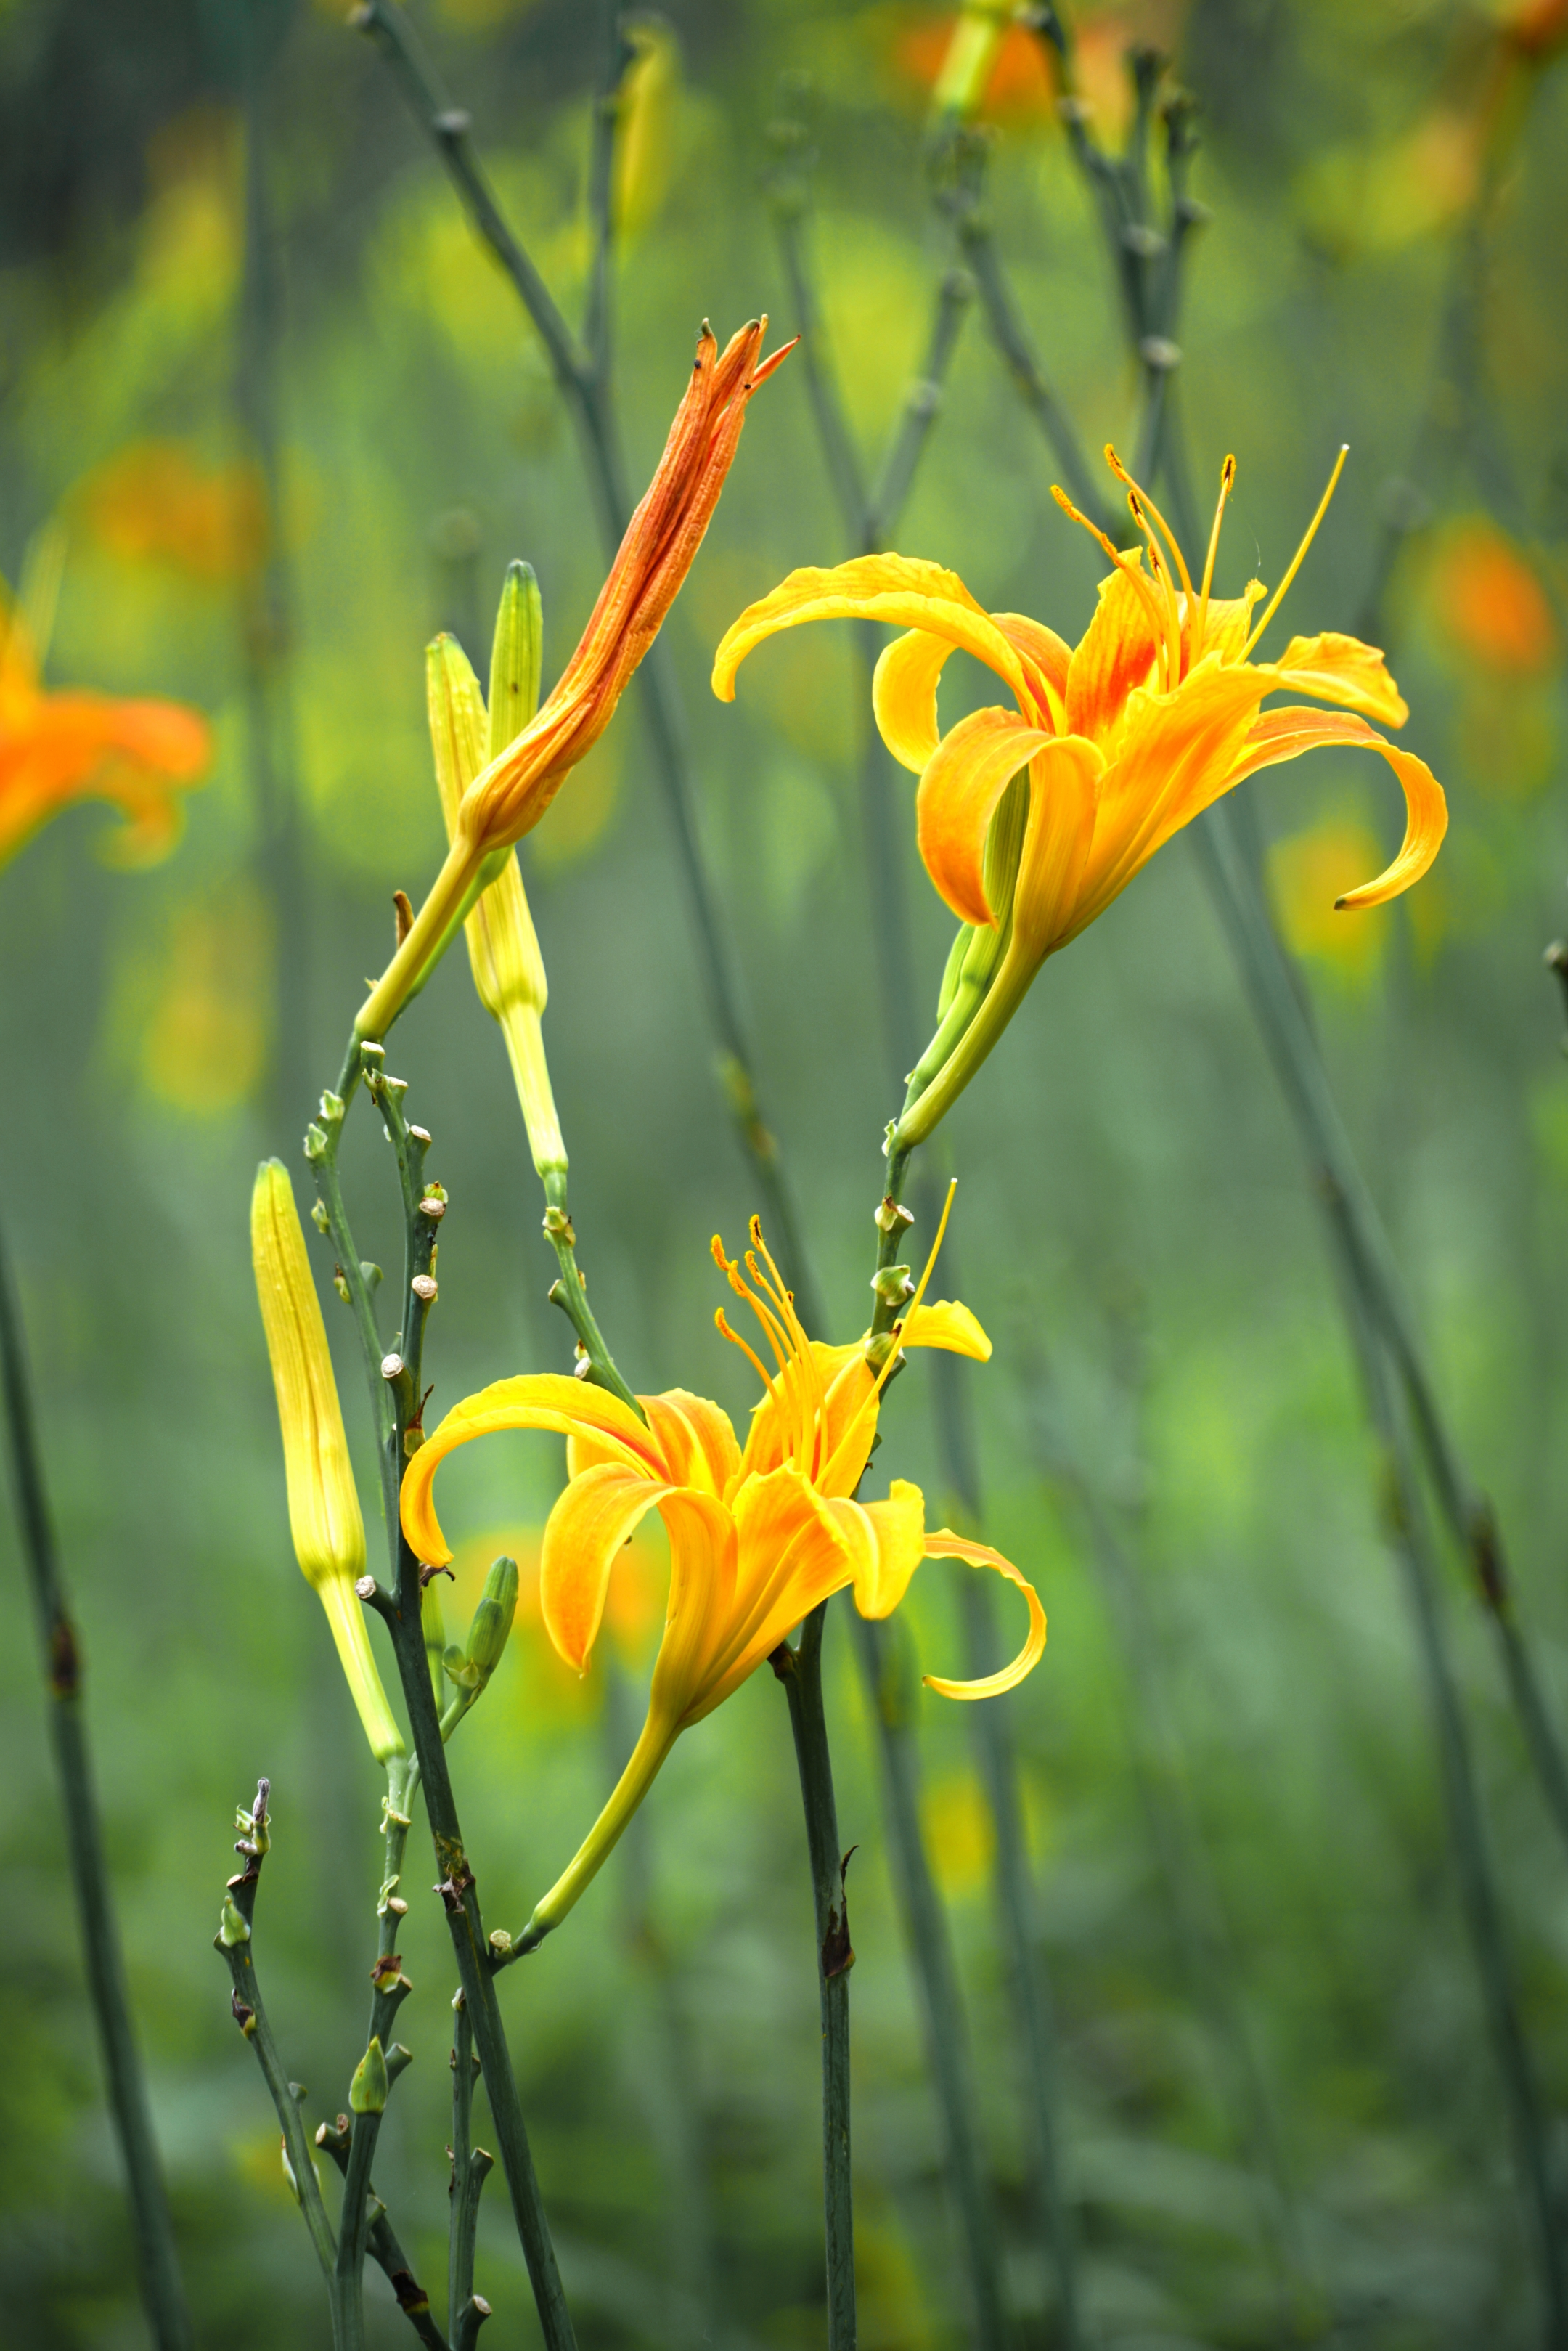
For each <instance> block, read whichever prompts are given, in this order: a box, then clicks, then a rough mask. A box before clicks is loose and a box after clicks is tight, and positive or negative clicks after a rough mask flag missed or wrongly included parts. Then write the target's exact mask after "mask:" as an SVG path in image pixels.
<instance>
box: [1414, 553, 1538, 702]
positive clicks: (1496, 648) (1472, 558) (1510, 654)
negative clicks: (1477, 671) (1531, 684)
mask: <svg viewBox="0 0 1568 2351" xmlns="http://www.w3.org/2000/svg"><path fill="white" fill-rule="evenodd" d="M1428 579H1429V584H1430V589H1431V594H1432V601H1433V604H1434V607H1435V609H1436V611H1437V619H1438V621H1439V622H1440V623H1441V625H1442V627H1443V629H1444V630H1445V632H1447V634H1448V636H1450V637H1451V638H1452V639H1453V641H1454V643H1456V644H1457V645H1458V646H1460V647H1461V648H1462V649H1463V651H1464V652H1466V653H1471V654H1473V655H1474V657H1475V659H1476V660H1477V661H1479V662H1481V663H1483V664H1485V666H1486V667H1487V668H1488V669H1492V670H1496V671H1498V672H1499V673H1500V674H1502V675H1504V676H1508V677H1516V678H1525V677H1540V676H1542V675H1543V674H1545V673H1546V672H1547V671H1549V670H1551V669H1552V668H1554V667H1555V666H1556V663H1557V659H1558V651H1559V645H1558V632H1557V622H1556V620H1555V618H1554V616H1553V614H1552V607H1551V605H1550V603H1549V602H1548V601H1547V599H1546V591H1545V590H1544V589H1543V588H1542V584H1541V580H1540V578H1539V576H1538V575H1537V573H1536V572H1535V571H1534V569H1532V568H1531V564H1530V562H1529V560H1528V559H1527V558H1526V557H1525V556H1524V555H1522V554H1521V551H1520V549H1518V548H1517V547H1516V546H1515V544H1514V542H1513V540H1512V539H1511V538H1510V537H1509V536H1508V533H1507V532H1506V531H1503V530H1500V529H1499V528H1498V527H1497V525H1496V523H1494V522H1491V521H1489V520H1488V518H1487V517H1485V516H1484V515H1477V516H1474V517H1471V518H1469V520H1467V521H1464V522H1461V523H1458V524H1456V525H1455V527H1454V528H1453V529H1452V530H1450V531H1449V532H1448V533H1447V535H1446V536H1445V538H1444V539H1443V541H1442V543H1441V545H1440V546H1439V548H1438V549H1437V554H1436V556H1435V557H1434V559H1433V562H1432V568H1431V570H1430V573H1429V575H1428Z"/></svg>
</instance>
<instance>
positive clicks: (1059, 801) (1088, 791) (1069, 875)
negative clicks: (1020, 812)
mask: <svg viewBox="0 0 1568 2351" xmlns="http://www.w3.org/2000/svg"><path fill="white" fill-rule="evenodd" d="M1104 768H1105V759H1104V755H1103V752H1101V751H1100V750H1098V749H1097V748H1096V747H1095V746H1094V745H1093V744H1092V743H1086V742H1085V741H1084V740H1083V738H1082V736H1078V735H1066V736H1063V737H1061V739H1060V740H1059V741H1056V742H1051V743H1048V744H1047V745H1046V747H1045V748H1044V749H1043V750H1042V751H1041V752H1040V754H1039V755H1038V757H1037V758H1033V759H1031V760H1030V791H1029V819H1028V821H1027V823H1026V824H1025V826H1024V836H1023V846H1022V848H1021V849H1020V851H1019V870H1018V878H1017V880H1016V881H1015V882H1014V883H1013V927H1012V936H1011V938H1010V939H1009V942H1008V952H1007V956H1006V957H1005V959H1004V963H1003V967H1002V970H1001V971H998V974H997V976H996V978H995V979H994V980H993V981H992V983H991V985H992V987H993V988H1003V989H1004V990H1005V988H1006V987H1009V986H1010V985H1011V984H1012V977H1013V973H1014V972H1015V971H1019V972H1020V973H1021V975H1022V977H1023V979H1024V984H1025V986H1027V985H1028V983H1029V981H1030V979H1032V978H1033V977H1034V975H1035V973H1036V972H1037V971H1038V970H1039V968H1040V965H1041V963H1042V962H1043V961H1044V959H1045V957H1046V956H1048V955H1049V954H1050V953H1051V948H1052V947H1053V946H1056V945H1057V944H1058V942H1059V940H1061V938H1062V937H1063V935H1065V934H1066V932H1067V931H1068V929H1069V927H1070V925H1071V922H1072V919H1073V916H1074V914H1075V913H1076V911H1077V905H1078V895H1079V892H1080V890H1081V888H1082V881H1083V870H1084V867H1085V866H1086V865H1087V863H1088V862H1089V852H1090V850H1091V849H1092V846H1093V841H1094V832H1095V827H1096V824H1097V822H1098V808H1097V795H1098V789H1099V784H1100V778H1101V777H1102V775H1103V773H1104Z"/></svg>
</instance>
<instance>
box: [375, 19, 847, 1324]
mask: <svg viewBox="0 0 1568 2351" xmlns="http://www.w3.org/2000/svg"><path fill="white" fill-rule="evenodd" d="M353 21H354V22H355V24H356V25H357V26H359V27H360V29H361V31H362V32H365V33H367V34H369V35H370V36H371V37H372V38H373V39H374V40H375V41H376V43H377V45H378V47H380V48H381V50H382V54H383V55H384V56H385V57H386V58H387V60H388V62H389V64H390V65H391V66H392V70H393V72H394V74H395V75H396V78H397V80H398V84H399V87H400V88H401V89H402V93H403V96H404V98H405V99H407V101H408V104H409V106H410V109H411V110H412V111H413V114H414V115H415V117H416V118H417V120H418V121H419V123H420V125H421V127H422V128H423V130H424V131H425V132H426V134H427V135H428V136H429V138H430V139H431V141H432V142H433V143H434V147H435V149H436V151H437V152H438V153H439V155H440V157H441V159H442V162H444V164H445V166H446V171H447V174H448V176H449V178H450V179H451V181H452V184H453V186H454V188H455V191H456V193H457V196H458V199H459V201H460V202H461V204H462V205H463V207H464V210H465V212H466V214H467V215H468V218H469V221H470V222H471V224H472V225H473V227H474V229H475V231H476V234H477V235H479V236H480V237H481V238H482V239H483V240H484V242H485V244H486V245H487V246H489V248H490V251H491V252H492V254H493V255H494V256H495V257H496V259H497V262H498V263H499V265H500V266H501V268H502V270H503V271H504V272H505V273H506V275H507V277H508V278H509V280H510V281H511V284H512V286H513V287H514V289H515V290H516V292H517V298H518V299H519V301H520V302H521V303H522V305H523V307H524V308H525V309H526V310H527V312H528V316H529V318H530V319H532V320H533V323H534V325H535V327H536V328H537V329H538V333H539V336H540V338H541V340H543V342H544V345H545V349H546V350H547V352H548V353H549V360H550V365H551V368H552V370H553V372H554V375H555V380H556V384H557V387H558V389H559V392H560V394H561V397H562V399H563V400H564V401H565V402H566V404H567V406H568V408H569V409H570V411H571V413H572V415H573V417H574V418H575V420H576V422H577V425H578V428H579V431H580V434H581V437H582V445H583V453H584V455H585V457H586V459H587V462H588V472H589V479H590V483H591V488H592V491H593V496H594V503H595V506H596V507H597V510H598V516H599V523H600V528H601V533H602V536H603V539H604V544H605V549H606V551H607V553H609V554H613V553H614V551H615V549H617V548H618V547H619V546H620V544H621V540H622V536H623V535H624V532H625V529H626V525H627V523H628V521H629V520H630V518H631V512H632V507H631V501H630V498H629V497H628V496H627V490H626V473H625V466H624V464H623V462H622V455H621V442H620V430H619V425H618V423H617V419H616V413H615V405H614V400H613V394H612V384H611V373H610V361H611V350H610V342H609V328H608V296H607V295H606V297H605V300H604V303H603V306H602V308H601V310H599V311H597V312H595V311H593V310H592V309H591V324H592V323H593V322H594V319H596V318H597V319H599V320H600V323H599V324H598V325H597V326H596V327H595V332H596V333H597V334H598V336H599V338H600V348H599V349H597V350H589V349H585V348H584V347H583V344H582V342H581V341H580V339H579V338H578V336H577V335H576V334H574V332H573V331H572V329H571V328H570V326H569V325H568V324H567V321H566V319H564V318H563V317H562V315H561V313H560V311H559V308H557V305H556V302H555V299H554V297H553V296H552V295H551V293H550V291H549V287H547V286H546V284H545V281H544V279H543V278H542V277H540V275H539V272H538V269H537V268H536V267H535V266H534V263H533V261H532V259H531V258H530V257H529V256H528V251H527V249H526V247H525V246H524V245H523V244H522V242H521V240H520V239H519V238H518V236H517V234H516V233H515V231H514V230H513V229H512V227H511V225H510V224H509V223H508V222H507V219H506V217H505V215H504V214H503V213H502V211H501V208H500V205H499V204H498V203H497V198H496V194H495V192H494V190H493V189H492V188H491V186H490V183H489V181H488V180H487V178H486V174H485V171H484V167H483V165H482V164H481V163H480V162H479V159H478V156H477V153H476V151H475V146H474V141H473V136H472V126H471V123H470V120H469V118H468V116H467V115H466V114H464V113H462V112H460V111H459V110H455V108H454V107H453V106H452V104H451V102H450V100H449V99H448V98H447V96H446V93H445V91H444V89H442V87H441V84H440V81H439V79H438V78H437V76H436V74H435V71H434V68H433V67H432V65H431V64H430V61H429V59H428V58H427V57H425V55H424V53H423V49H422V47H421V46H420V44H419V42H418V41H417V39H416V38H415V37H414V34H413V29H412V27H411V26H410V25H409V23H408V20H407V18H406V17H405V16H403V14H402V10H401V9H400V8H399V7H398V6H397V5H396V0H367V5H365V6H363V7H361V9H360V10H359V11H358V12H357V14H356V16H355V17H354V20H353ZM613 122H614V111H613V105H612V101H611V100H605V101H604V102H602V103H601V108H600V113H599V117H598V121H597V127H596V132H595V137H596V141H598V142H600V143H597V144H596V146H595V151H594V152H595V163H594V171H595V174H596V175H597V176H596V180H595V184H596V185H597V184H599V183H600V181H602V183H603V186H604V188H605V190H606V191H607V190H608V186H609V179H608V174H609V172H610V168H611V161H612V159H611V157H610V155H609V152H608V141H609V139H610V136H611V132H612V128H613ZM612 226H613V224H612V219H611V213H610V205H609V201H608V194H607V193H606V194H605V196H604V199H603V201H602V203H601V204H600V206H599V210H598V215H597V220H596V246H595V250H596V255H597V256H598V258H597V259H596V262H595V282H598V280H599V277H600V276H601V274H602V273H607V271H608V268H609V262H610V256H611V240H612ZM635 690H636V692H637V693H638V694H639V695H640V696H641V699H642V706H643V718H644V720H645V722H646V726H647V730H648V742H649V747H650V749H651V750H652V752H653V769H654V774H655V776H656V778H657V781H658V785H659V789H660V793H661V796H662V798H663V799H664V812H665V817H666V819H667V820H668V822H669V825H670V830H671V835H672V838H673V840H674V849H675V859H676V863H677V864H678V866H679V868H680V872H681V880H682V885H683V888H684V891H685V898H686V904H687V912H688V915H689V917H690V925H691V935H692V940H693V944H694V946H695V949H696V955H697V964H698V971H699V975H700V977H701V981H702V987H703V993H704V998H705V1000H706V1008H707V1014H708V1019H709V1022H710V1025H711V1027H712V1029H713V1033H714V1040H715V1044H716V1067H717V1072H718V1078H719V1083H720V1086H721V1088H722V1090H723V1093H724V1097H725V1100H726V1102H727V1105H728V1108H729V1112H730V1116H731V1118H732V1120H733V1122H734V1124H735V1127H736V1131H737V1134H738V1136H739V1138H740V1142H741V1144H742V1146H743V1148H744V1149H745V1151H746V1153H747V1157H748V1159H749V1160H750V1163H751V1172H752V1178H753V1181H754V1182H755V1184H756V1186H757V1187H758V1194H759V1196H760V1199H761V1205H762V1215H763V1218H764V1221H765V1223H766V1224H767V1226H768V1231H769V1233H770V1234H771V1235H772V1236H773V1237H774V1238H773V1247H774V1249H775V1254H776V1255H777V1256H778V1257H779V1261H780V1262H781V1263H782V1264H783V1265H785V1266H786V1267H787V1268H788V1269H789V1271H790V1273H791V1275H792V1276H793V1278H794V1280H795V1285H796V1289H797V1291H798V1292H799V1294H800V1299H801V1301H802V1304H804V1303H806V1302H807V1301H808V1299H809V1295H810V1282H809V1277H808V1275H807V1272H806V1270H805V1253H804V1250H803V1249H802V1247H801V1242H800V1223H799V1218H798V1217H797V1215H796V1212H795V1205H794V1200H793V1197H792V1195H791V1193H790V1190H789V1185H788V1183H787V1181H786V1179H785V1175H784V1170H783V1167H782V1165H780V1161H779V1146H778V1144H777V1142H776V1141H775V1139H774V1136H773V1134H772V1131H771V1129H770V1128H769V1126H768V1123H767V1120H766V1118H765V1117H764V1115H763V1112H762V1108H761V1104H760V1101H759V1098H758V1087H757V1081H756V1075H755V1069H756V1064H755V1061H754V1057H753V1053H752V1049H751V1044H750V1040H749V1039H748V1037H747V1031H746V1025H745V1022H744V1019H743V1018H742V1016H741V1011H740V1005H741V990H740V985H739V976H738V973H737V969H736V966H735V957H734V952H733V949H732V947H731V945H730V941H729V937H728V934H727V928H726V925H725V924H724V921H723V918H722V916H721V914H720V912H719V905H718V899H717V895H716V892H715V890H714V886H713V882H712V879H711V877H710V875H709V873H708V870H707V865H706V858H705V855H704V852H703V847H702V838H701V829H700V826H699V823H698V820H697V805H696V795H695V789H694V787H693V783H692V778H691V770H690V761H689V758H688V756H687V752H686V744H685V717H684V715H683V713H682V709H681V700H680V689H679V687H678V685H677V684H676V681H675V674H674V666H673V664H672V662H671V659H670V653H669V648H668V646H667V645H666V644H665V643H664V639H663V637H660V638H658V639H656V640H655V642H654V643H653V644H652V645H651V646H650V647H649V649H648V652H647V653H646V654H645V655H644V657H643V663H642V665H641V667H640V669H639V670H638V673H637V678H636V686H635ZM808 1322H809V1327H810V1328H813V1329H815V1328H820V1327H821V1326H820V1325H819V1324H816V1323H811V1322H810V1318H809V1317H808Z"/></svg>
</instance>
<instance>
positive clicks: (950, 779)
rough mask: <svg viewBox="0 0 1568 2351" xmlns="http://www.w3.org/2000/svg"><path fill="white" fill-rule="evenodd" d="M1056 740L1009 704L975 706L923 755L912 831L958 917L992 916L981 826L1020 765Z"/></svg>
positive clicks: (978, 919)
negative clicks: (925, 757) (1006, 706)
mask: <svg viewBox="0 0 1568 2351" xmlns="http://www.w3.org/2000/svg"><path fill="white" fill-rule="evenodd" d="M1055 740H1056V737H1054V736H1052V735H1051V734H1050V733H1049V732H1048V731H1046V730H1044V729H1042V728H1040V727H1039V726H1030V725H1029V724H1028V722H1027V721H1026V720H1025V719H1022V718H1020V717H1019V715H1018V713H1017V712H1016V711H1013V710H999V709H995V708H993V709H989V710H977V711H975V712H974V713H973V714H972V715H971V716H969V717H967V718H960V720H959V721H958V724H957V725H956V726H953V727H950V728H949V729H948V731H947V733H946V735H945V736H944V737H942V740H941V742H940V743H939V744H938V745H937V747H936V751H935V753H934V754H933V756H932V758H930V759H929V760H928V761H927V763H926V768H925V774H924V775H923V776H922V777H921V778H920V789H919V791H918V792H917V794H916V795H915V832H916V837H917V839H918V841H919V844H920V854H921V856H922V858H923V859H924V860H925V870H926V872H928V873H929V874H930V876H931V879H932V881H933V882H934V883H936V887H937V889H938V890H939V891H940V892H941V893H942V896H943V897H944V898H945V899H946V902H947V904H948V905H949V906H951V908H952V909H953V912H954V913H955V914H956V915H957V917H958V919H959V921H960V922H963V923H974V924H977V925H985V924H988V923H991V922H994V921H995V919H996V917H995V915H994V914H993V912H992V910H991V907H990V904H989V903H988V900H987V897H986V884H985V860H986V833H987V831H988V828H989V825H990V821H991V819H992V817H993V816H994V815H995V814H996V810H997V803H998V801H999V800H1000V799H1001V797H1002V794H1003V793H1004V792H1005V791H1006V790H1007V788H1008V786H1009V784H1010V783H1011V781H1012V779H1013V778H1014V777H1015V776H1016V775H1017V774H1018V772H1019V768H1024V767H1027V766H1028V765H1029V762H1030V759H1031V758H1033V756H1034V754H1035V752H1037V751H1039V750H1042V749H1043V748H1044V747H1045V746H1046V745H1047V744H1048V743H1051V742H1054V741H1055Z"/></svg>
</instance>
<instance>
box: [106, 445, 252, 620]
mask: <svg viewBox="0 0 1568 2351" xmlns="http://www.w3.org/2000/svg"><path fill="white" fill-rule="evenodd" d="M73 504H74V505H75V507H76V508H77V511H78V514H79V515H80V517H81V519H82V521H83V522H84V523H85V525H86V527H87V528H88V529H89V531H90V532H91V533H92V535H93V537H94V538H96V539H97V540H98V542H99V545H100V546H101V547H103V548H106V549H108V550H109V552H110V554H111V555H117V556H119V557H120V558H121V559H124V560H126V561H130V562H149V561H151V562H156V563H165V564H168V565H169V566H170V567H171V568H172V569H174V570H176V571H183V573H184V574H185V575H186V576H187V578H189V579H192V580H199V581H201V582H203V583H204V584H205V585H208V586H223V585H225V584H226V583H227V582H229V581H232V580H243V579H245V578H246V577H247V576H248V575H249V574H250V573H251V572H253V571H254V570H255V569H256V566H257V565H258V564H259V563H260V562H261V560H262V559H263V557H264V556H265V554H266V552H267V507H266V503H265V500H264V498H263V496H262V488H261V484H260V482H259V480H258V479H257V477H256V469H255V467H254V466H252V465H244V464H228V465H213V464H209V463H207V462H205V461H204V460H203V459H202V458H201V457H200V456H199V455H197V454H196V453H195V451H193V449H192V447H191V446H190V444H188V443H186V442H183V441H136V442H132V443H131V444H130V445H129V446H128V447H127V448H124V449H121V450H119V451H118V452H117V453H116V455H114V456H112V457H110V458H107V459H106V460H105V462H104V463H103V464H102V465H99V466H98V467H96V468H95V469H94V471H93V472H92V473H90V474H89V475H88V476H87V478H86V480H85V481H84V482H82V483H81V484H80V485H79V486H78V489H77V491H76V493H75V496H74V498H73Z"/></svg>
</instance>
